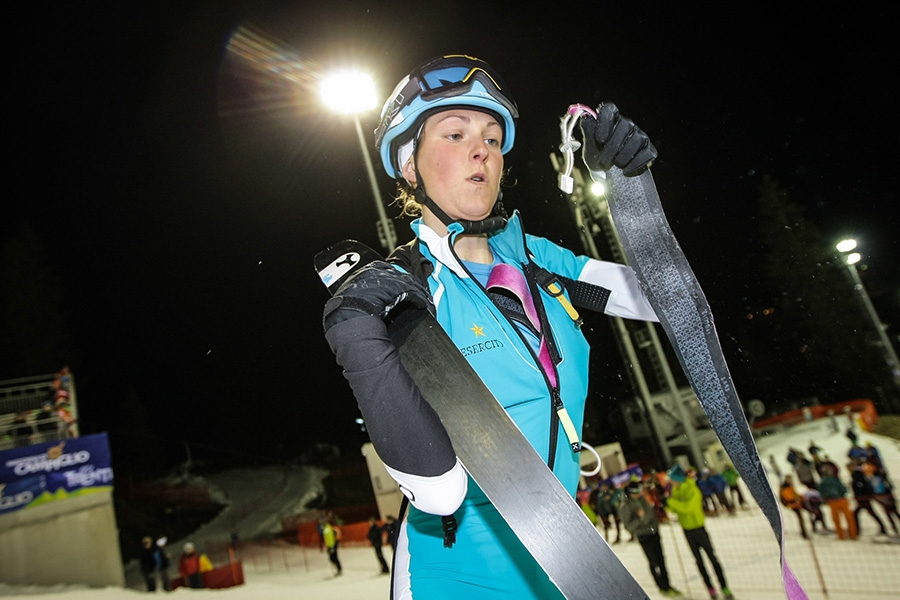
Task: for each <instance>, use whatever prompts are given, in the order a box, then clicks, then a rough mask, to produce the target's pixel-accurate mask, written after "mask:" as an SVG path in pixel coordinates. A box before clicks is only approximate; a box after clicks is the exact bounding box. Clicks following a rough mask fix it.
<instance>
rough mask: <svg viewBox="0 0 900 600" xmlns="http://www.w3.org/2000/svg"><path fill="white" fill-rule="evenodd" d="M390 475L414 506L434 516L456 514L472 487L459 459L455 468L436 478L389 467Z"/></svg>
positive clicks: (387, 467)
mask: <svg viewBox="0 0 900 600" xmlns="http://www.w3.org/2000/svg"><path fill="white" fill-rule="evenodd" d="M384 467H385V469H387V472H388V474H389V475H390V476H391V477H393V478H394V481H396V482H397V483H398V484H399V485H400V491H401V492H403V495H404V496H406V497H407V498H409V501H410V503H412V505H413V506H415V507H416V508H418V509H419V510H421V511H422V512H426V513H429V514H432V515H440V516H445V515H452V514H453V513H454V512H456V509H457V508H459V507H460V505H461V504H462V501H463V499H464V498H465V497H466V491H467V490H468V488H469V478H468V476H467V475H466V470H465V469H464V468H463V466H462V463H460V462H459V459H456V464H455V465H454V466H453V468H452V469H450V470H449V471H447V472H446V473H443V474H441V475H437V476H435V477H422V476H420V475H410V474H409V473H403V472H402V471H397V470H396V469H392V468H390V467H389V466H387V465H385V466H384Z"/></svg>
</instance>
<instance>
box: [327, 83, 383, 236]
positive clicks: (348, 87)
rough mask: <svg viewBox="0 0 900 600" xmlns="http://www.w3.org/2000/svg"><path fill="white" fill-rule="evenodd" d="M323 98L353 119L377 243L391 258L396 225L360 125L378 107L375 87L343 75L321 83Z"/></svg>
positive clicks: (328, 104)
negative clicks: (374, 215) (386, 206)
mask: <svg viewBox="0 0 900 600" xmlns="http://www.w3.org/2000/svg"><path fill="white" fill-rule="evenodd" d="M321 97H322V101H323V102H324V103H325V105H326V106H328V107H329V108H330V109H332V110H334V111H336V112H339V113H343V114H347V115H350V116H351V117H353V124H354V125H355V126H356V136H357V138H358V139H359V147H360V148H361V149H362V153H363V159H364V161H365V163H366V173H367V175H368V176H369V186H370V187H371V188H372V196H373V197H374V198H375V208H376V209H377V210H378V222H377V223H376V227H377V229H378V239H379V240H380V241H381V245H382V247H383V248H384V250H385V253H387V254H390V253H391V251H393V250H394V248H395V247H396V245H397V233H396V232H395V231H394V223H393V222H392V221H391V220H390V219H388V217H387V213H386V212H385V210H384V202H382V200H381V190H379V189H378V180H377V179H376V178H375V167H374V166H373V165H372V156H371V154H369V147H368V145H366V138H365V136H364V135H363V130H362V124H361V123H360V121H359V114H360V113H362V112H365V111H367V110H372V109H373V108H375V107H376V106H377V105H378V96H377V95H376V93H375V84H374V83H373V82H372V78H371V77H369V76H368V75H365V74H363V73H359V72H357V71H342V72H340V73H335V74H334V75H332V76H331V77H328V78H326V79H324V80H323V81H322V87H321Z"/></svg>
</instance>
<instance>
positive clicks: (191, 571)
mask: <svg viewBox="0 0 900 600" xmlns="http://www.w3.org/2000/svg"><path fill="white" fill-rule="evenodd" d="M183 550H184V551H183V552H182V554H181V557H180V558H179V559H178V573H179V574H180V575H181V577H182V578H184V583H185V585H187V586H188V587H192V588H195V589H197V588H202V587H203V578H202V577H201V576H200V555H199V554H197V549H196V548H195V547H194V544H193V543H191V542H187V543H186V544H185V545H184V548H183Z"/></svg>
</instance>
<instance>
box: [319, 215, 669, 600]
mask: <svg viewBox="0 0 900 600" xmlns="http://www.w3.org/2000/svg"><path fill="white" fill-rule="evenodd" d="M411 226H412V229H413V231H414V233H415V234H416V240H417V241H414V242H413V243H414V244H417V256H418V258H419V259H420V260H421V261H424V262H425V263H427V264H426V267H427V268H426V269H425V270H424V275H423V274H422V273H419V274H418V276H419V277H423V276H424V277H425V278H426V283H427V288H428V292H429V293H430V295H431V298H432V299H433V302H434V309H435V311H436V318H437V320H438V322H439V323H440V325H441V326H442V327H443V329H444V330H445V331H446V333H447V334H448V335H449V336H450V338H451V339H452V340H453V341H454V342H455V343H456V345H457V347H458V348H459V351H460V352H461V353H462V354H463V356H465V357H466V359H467V360H468V362H469V363H470V365H471V366H472V367H473V369H474V370H475V371H476V373H478V375H479V376H480V377H481V379H482V380H483V381H484V383H485V384H486V386H487V387H488V388H489V389H490V390H491V392H492V393H493V394H494V396H495V397H496V398H497V400H498V401H499V402H500V403H501V405H502V406H503V407H504V409H505V410H506V411H507V413H508V414H509V415H510V417H511V418H512V419H513V421H515V423H516V425H517V426H518V427H519V429H520V430H521V431H522V433H523V434H524V435H525V437H526V438H527V439H528V440H529V441H530V442H531V444H532V446H534V448H535V449H536V451H537V452H538V454H539V455H541V456H542V457H543V459H544V460H545V461H546V462H547V464H548V465H549V466H551V468H552V469H553V471H554V473H555V474H556V476H557V477H558V478H559V480H560V481H561V483H562V484H563V485H564V486H565V487H566V489H567V490H569V492H570V493H571V494H572V495H573V497H574V495H575V491H576V488H577V484H578V479H579V472H580V462H579V454H578V452H577V451H573V447H572V444H571V441H572V440H570V439H569V438H568V437H567V435H566V433H565V431H564V428H563V424H562V423H561V422H560V420H559V417H558V416H557V415H558V410H557V408H558V403H559V402H560V401H561V402H562V404H563V405H564V406H565V409H566V411H565V412H566V413H567V414H568V416H569V418H570V419H571V424H572V425H573V427H574V431H575V432H576V435H577V436H578V437H579V438H580V435H581V428H582V420H583V416H584V405H585V399H586V396H587V390H588V360H589V350H590V348H589V346H588V343H587V341H586V340H585V338H584V335H583V334H582V332H581V329H580V328H579V325H580V323H576V321H575V320H573V318H572V317H571V315H570V313H569V312H568V311H567V310H566V306H565V305H564V303H563V302H560V301H558V299H557V298H555V297H553V296H552V295H550V294H549V293H548V292H547V291H545V290H543V289H541V288H539V286H537V285H535V283H534V280H533V279H534V278H533V277H532V276H531V275H530V274H529V273H530V269H529V268H527V265H529V264H532V263H533V264H537V265H539V266H540V267H542V268H543V269H545V270H546V271H549V272H551V273H553V274H556V275H558V276H560V277H563V278H566V279H569V280H573V281H583V282H588V283H592V284H595V285H598V286H600V287H602V288H605V289H606V290H608V291H609V293H608V299H607V300H606V304H605V308H604V312H605V313H606V314H608V315H611V316H618V317H624V318H633V319H641V320H650V321H655V320H656V315H655V314H654V312H653V309H652V308H651V307H650V304H649V303H648V301H647V299H646V297H645V296H644V295H643V293H642V291H641V288H640V285H639V284H638V282H637V279H636V278H635V276H634V273H633V271H632V270H631V269H630V268H629V267H627V266H625V265H620V264H616V263H609V262H604V261H599V260H595V259H591V258H588V257H585V256H577V255H575V254H574V253H572V252H570V251H568V250H566V249H564V248H562V247H560V246H558V245H556V244H554V243H552V242H550V241H548V240H546V239H544V238H541V237H536V236H532V235H527V234H525V233H524V231H523V229H522V224H521V219H520V218H519V215H518V213H516V214H514V215H513V216H512V217H510V219H509V220H508V222H507V224H506V226H505V227H503V228H502V229H501V230H500V231H498V232H496V233H493V234H491V235H490V236H489V239H488V243H489V244H490V248H491V251H492V253H493V256H494V264H497V263H505V264H508V265H513V266H515V267H517V268H518V269H520V270H522V271H523V272H524V273H525V274H526V279H527V280H529V284H530V285H529V287H530V288H531V290H532V291H533V292H534V293H535V294H534V295H535V296H536V297H535V298H534V303H535V305H537V306H538V307H539V312H541V313H542V314H543V323H544V327H543V328H542V329H541V332H542V333H543V335H544V337H545V338H549V342H550V345H551V346H552V348H553V355H554V359H553V363H554V366H553V370H554V373H552V374H550V375H548V373H546V372H545V369H546V368H545V369H542V368H541V363H540V361H539V360H538V358H537V354H538V352H537V347H538V343H537V339H538V336H539V335H540V333H537V334H535V332H533V331H531V332H529V331H528V330H527V328H526V327H524V326H523V325H521V324H520V322H519V321H517V320H516V319H514V318H510V317H509V316H508V314H509V313H508V312H507V311H504V310H501V308H500V307H499V306H498V304H497V303H496V300H492V297H491V295H490V294H489V293H488V291H487V290H486V288H485V283H486V281H487V277H488V273H489V271H490V269H491V268H492V267H493V266H494V265H476V264H472V263H464V262H463V261H461V260H460V259H459V258H458V257H457V256H456V254H455V252H454V251H453V242H454V240H455V238H456V237H457V236H458V235H460V234H461V233H462V226H460V225H459V224H458V223H453V224H451V225H450V226H449V227H448V229H449V232H448V234H447V235H444V236H440V235H438V234H437V233H436V232H435V231H434V230H432V229H431V228H429V227H428V226H426V225H425V224H424V223H423V222H422V220H421V219H417V220H415V221H414V222H413V223H412V224H411ZM395 254H396V253H395ZM400 262H401V265H402V261H400ZM398 268H401V269H403V270H410V269H409V265H404V266H400V267H398ZM412 271H413V272H415V270H412ZM356 321H357V322H360V323H362V322H363V320H362V319H356ZM366 327H368V326H366ZM339 329H340V328H339V327H335V328H334V330H335V332H328V333H326V337H328V339H329V343H330V344H331V345H332V349H333V350H334V351H335V354H336V355H337V357H338V362H339V363H340V364H342V366H344V367H345V376H346V377H347V378H348V380H349V381H350V382H351V387H353V388H354V393H355V394H356V395H357V400H358V401H359V403H360V406H361V408H362V407H363V405H364V404H365V405H366V406H371V405H373V404H374V405H378V406H384V405H386V404H391V403H396V402H397V393H398V390H397V389H396V388H394V387H392V386H390V385H381V386H377V385H375V384H374V383H369V384H367V385H363V384H360V383H359V378H358V377H357V375H358V374H360V373H371V371H366V366H367V365H366V364H365V363H364V361H362V360H356V358H357V357H351V358H346V356H347V355H350V354H353V353H354V352H355V353H357V354H359V353H364V352H366V350H365V348H366V346H365V340H362V339H360V338H361V337H366V336H367V334H360V335H358V336H357V337H356V338H354V339H353V343H352V344H351V343H346V342H344V343H342V342H341V341H340V340H339V338H340V337H342V336H345V335H346V334H342V333H340V331H339ZM351 363H352V364H353V368H352V369H351V368H349V367H348V366H347V364H351ZM348 371H353V373H348ZM395 379H402V377H399V376H397V377H394V376H391V377H384V378H382V379H381V381H391V382H393V381H394V380H395ZM553 381H555V382H556V385H554V384H553V383H552V382H553ZM400 389H401V391H402V390H407V389H408V387H407V386H405V385H401V386H400ZM361 395H365V396H380V399H378V400H377V401H372V400H373V399H372V398H361ZM420 404H421V403H415V404H414V406H416V407H419V405H420ZM417 409H418V408H417ZM363 413H364V417H366V422H367V425H368V426H369V428H370V429H371V428H372V426H373V425H374V426H375V429H376V431H377V430H378V424H377V423H370V422H369V417H368V416H367V413H366V411H365V410H363ZM370 414H378V413H370ZM426 417H427V415H426ZM423 418H425V417H423ZM429 426H433V420H432V421H429V425H425V426H422V427H418V426H413V425H410V426H408V427H407V429H414V430H415V431H414V432H412V433H410V435H411V436H417V435H418V436H420V435H421V432H422V430H424V429H427V427H429ZM578 441H580V439H579V440H578ZM373 443H374V444H375V448H376V451H378V453H379V455H380V456H381V457H382V458H383V459H384V458H385V456H386V455H387V456H395V455H396V454H397V453H396V451H395V450H391V449H387V450H386V451H385V452H384V453H382V450H381V449H380V448H379V443H381V444H382V446H385V445H388V444H390V442H386V441H385V440H384V439H382V438H381V437H380V436H378V439H373ZM437 452H440V450H437V451H436V453H437ZM451 462H452V461H451ZM392 463H394V464H392ZM385 464H386V466H387V468H388V472H389V473H390V474H391V475H392V476H393V477H394V478H395V479H396V480H397V482H398V483H399V485H400V488H401V490H402V491H403V492H404V494H406V495H407V497H408V498H409V499H410V507H409V510H408V512H407V514H406V515H405V517H404V518H403V521H402V524H401V527H400V529H399V535H398V544H397V551H396V554H395V556H394V569H393V584H392V597H393V598H394V599H395V600H401V599H418V600H422V599H429V600H433V599H436V598H441V599H443V598H446V599H454V600H456V599H459V598H466V597H469V598H479V599H481V598H491V599H493V598H509V599H515V600H525V599H534V600H538V599H540V600H546V599H547V598H560V597H561V595H560V594H559V592H558V591H557V590H556V588H555V586H554V585H553V584H552V583H551V582H550V581H549V579H548V578H547V576H546V575H545V574H544V573H543V571H542V570H541V569H540V567H539V566H538V565H537V563H536V562H535V561H534V560H533V559H532V558H531V556H530V555H529V553H528V551H527V550H526V549H525V548H524V546H522V544H521V543H520V542H519V541H518V539H517V538H516V536H515V534H514V533H513V532H512V530H511V529H510V528H509V527H508V526H507V525H506V523H505V522H504V521H503V519H502V517H501V516H500V515H499V513H498V512H497V511H496V509H495V508H494V507H493V506H492V505H491V503H490V502H489V501H488V500H487V498H486V497H485V496H484V494H483V493H482V492H481V490H480V489H479V488H478V486H477V485H476V484H475V483H474V482H473V481H472V480H471V479H469V478H468V476H467V475H466V474H465V471H464V470H463V468H462V466H461V465H460V464H459V462H458V461H456V464H455V465H452V467H450V468H448V469H445V468H444V467H447V462H444V463H443V465H444V467H442V468H441V469H437V470H435V469H432V470H431V472H430V474H429V475H426V476H423V475H422V473H417V472H414V471H413V470H411V469H407V468H402V467H400V466H398V464H399V459H397V460H392V459H391V460H385ZM438 471H439V472H438ZM450 513H452V514H453V515H454V517H455V519H456V522H457V530H456V539H455V542H454V543H453V545H452V547H449V548H448V547H445V544H444V537H445V531H444V529H443V527H442V520H441V518H439V517H438V516H436V515H447V514H450Z"/></svg>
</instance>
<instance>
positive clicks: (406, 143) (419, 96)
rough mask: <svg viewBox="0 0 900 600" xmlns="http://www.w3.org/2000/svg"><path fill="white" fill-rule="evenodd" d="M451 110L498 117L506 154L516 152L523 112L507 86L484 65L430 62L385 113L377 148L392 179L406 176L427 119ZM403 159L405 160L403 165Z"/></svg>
mask: <svg viewBox="0 0 900 600" xmlns="http://www.w3.org/2000/svg"><path fill="white" fill-rule="evenodd" d="M448 108H470V109H474V110H486V111H489V112H491V113H494V114H495V115H497V116H498V117H499V121H500V123H501V124H502V125H503V145H502V146H501V148H500V151H501V152H502V153H503V154H506V153H507V152H509V151H510V150H511V149H512V147H513V142H514V141H515V138H516V119H518V118H519V111H518V109H517V108H516V102H515V100H513V98H512V96H510V94H509V91H508V89H507V87H506V84H505V83H504V82H503V80H502V79H501V78H500V76H499V75H498V74H497V73H496V71H494V69H493V68H492V67H491V66H490V65H489V64H487V63H486V62H484V61H483V60H480V59H477V58H474V57H472V56H466V55H464V54H449V55H447V56H442V57H440V58H435V59H432V60H430V61H429V62H427V63H425V64H424V65H422V66H421V67H419V68H417V69H416V70H414V71H413V72H412V73H410V74H409V75H407V76H406V77H404V78H403V79H402V80H401V81H400V83H398V84H397V87H395V88H394V91H393V92H392V93H391V95H390V97H389V98H388V100H387V102H385V104H384V108H382V109H381V121H380V123H379V125H378V129H376V130H375V149H376V150H377V151H378V154H379V156H381V164H382V166H383V167H384V170H385V171H386V172H387V174H388V175H390V176H391V177H393V178H394V179H399V178H400V177H401V175H400V169H401V168H402V167H403V164H402V163H404V162H406V159H407V158H408V157H409V155H410V154H412V147H413V142H414V141H415V138H416V137H417V136H418V134H419V131H420V130H421V129H422V124H423V123H424V122H425V119H427V118H428V117H429V116H430V115H432V114H433V113H435V112H437V111H439V110H446V109H448ZM401 154H402V155H405V157H404V158H403V159H402V160H401V158H400V157H401Z"/></svg>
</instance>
